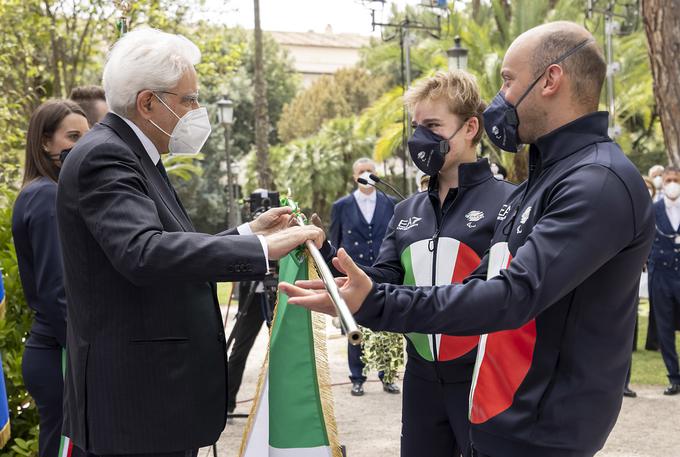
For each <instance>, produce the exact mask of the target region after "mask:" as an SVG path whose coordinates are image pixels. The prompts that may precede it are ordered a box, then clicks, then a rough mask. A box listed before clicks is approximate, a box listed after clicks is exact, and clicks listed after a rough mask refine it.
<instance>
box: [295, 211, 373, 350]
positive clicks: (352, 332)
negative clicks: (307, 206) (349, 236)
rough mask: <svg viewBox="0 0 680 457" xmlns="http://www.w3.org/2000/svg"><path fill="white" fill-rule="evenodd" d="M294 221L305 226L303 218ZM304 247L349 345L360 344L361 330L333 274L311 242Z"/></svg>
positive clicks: (299, 217) (297, 217)
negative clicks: (314, 265)
mask: <svg viewBox="0 0 680 457" xmlns="http://www.w3.org/2000/svg"><path fill="white" fill-rule="evenodd" d="M295 219H296V220H297V222H298V224H300V225H305V220H304V218H303V216H301V215H299V216H296V218H295ZM305 247H306V248H307V250H308V251H309V253H310V255H311V256H312V260H314V263H315V264H316V269H317V271H318V272H319V277H320V278H321V280H322V281H323V284H324V286H325V287H326V291H327V292H328V295H330V297H331V301H332V302H333V306H335V312H336V313H337V315H338V317H339V318H340V325H342V329H343V330H344V331H345V335H347V340H348V341H349V344H351V345H352V346H357V345H359V344H361V340H362V338H363V337H362V335H361V330H359V326H358V325H357V322H356V321H355V320H354V316H353V315H352V312H351V311H350V310H349V308H348V307H347V303H345V299H344V298H342V295H340V290H339V289H338V285H337V284H336V283H335V278H334V277H333V273H331V269H330V268H328V265H326V261H325V260H324V258H323V255H321V252H320V251H319V249H318V248H317V247H316V245H315V244H314V242H313V241H311V240H308V241H306V242H305Z"/></svg>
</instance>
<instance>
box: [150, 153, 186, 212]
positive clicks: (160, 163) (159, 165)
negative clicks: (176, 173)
mask: <svg viewBox="0 0 680 457" xmlns="http://www.w3.org/2000/svg"><path fill="white" fill-rule="evenodd" d="M156 168H158V171H159V172H160V174H161V176H162V177H163V180H164V181H165V183H166V184H167V185H168V188H169V189H170V192H172V195H173V196H174V197H175V201H176V202H177V204H178V205H179V207H180V209H181V210H182V212H183V213H184V216H186V218H187V219H188V218H189V215H188V214H187V211H186V210H185V209H184V205H182V202H181V201H180V200H179V197H178V196H177V192H175V188H174V187H172V184H171V183H170V178H169V177H168V172H167V171H166V169H165V166H164V165H163V161H162V160H161V159H158V163H157V164H156Z"/></svg>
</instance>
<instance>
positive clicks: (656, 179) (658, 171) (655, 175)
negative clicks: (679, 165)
mask: <svg viewBox="0 0 680 457" xmlns="http://www.w3.org/2000/svg"><path fill="white" fill-rule="evenodd" d="M663 172H664V168H663V166H662V165H654V166H653V167H651V168H650V169H649V174H648V175H647V176H649V179H650V180H651V181H652V184H653V185H654V190H655V192H654V197H652V200H653V201H655V202H658V201H659V200H661V199H662V198H663Z"/></svg>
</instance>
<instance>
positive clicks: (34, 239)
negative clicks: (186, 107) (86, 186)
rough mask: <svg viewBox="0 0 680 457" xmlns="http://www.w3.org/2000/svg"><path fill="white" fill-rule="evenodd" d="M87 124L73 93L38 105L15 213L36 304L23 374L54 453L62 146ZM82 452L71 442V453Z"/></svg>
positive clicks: (59, 399)
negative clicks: (59, 181)
mask: <svg viewBox="0 0 680 457" xmlns="http://www.w3.org/2000/svg"><path fill="white" fill-rule="evenodd" d="M89 129H90V128H89V126H88V123H87V119H86V117H85V113H84V112H83V110H82V109H81V108H80V106H78V105H77V104H76V103H74V102H72V101H68V100H50V101H48V102H45V103H43V104H42V105H40V106H39V107H38V108H36V110H35V111H34V112H33V115H32V116H31V120H30V121H29V125H28V132H27V134H26V160H25V168H24V179H23V185H22V188H21V192H20V193H19V196H18V197H17V200H16V202H15V204H14V212H13V213H12V235H13V237H14V246H15V247H16V252H17V262H18V264H19V275H20V276H21V284H22V286H23V289H24V295H25V296H26V303H27V304H28V306H29V307H30V308H31V309H32V310H33V311H34V312H35V317H34V318H33V325H32V326H31V331H30V333H29V336H28V338H27V339H26V348H25V349H24V355H23V359H22V374H23V377H24V383H25V384H26V389H28V392H29V393H30V394H31V396H32V397H33V399H34V400H35V403H36V406H37V407H38V413H39V414H40V436H39V439H38V448H39V455H40V457H47V456H49V457H52V456H56V455H57V453H58V451H59V445H60V441H61V425H62V419H63V402H64V400H63V391H64V380H63V375H62V350H63V349H64V348H66V294H65V292H64V275H63V269H62V261H61V249H60V244H59V232H58V230H57V219H56V209H57V177H58V176H59V169H60V168H61V161H60V159H59V154H60V153H61V151H62V150H64V149H70V148H72V147H73V145H74V144H75V143H76V141H78V139H80V137H81V136H83V135H84V134H85V132H87V131H88V130H89ZM79 453H80V451H79V450H78V449H77V448H74V454H72V455H79Z"/></svg>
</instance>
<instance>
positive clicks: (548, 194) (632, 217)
mask: <svg viewBox="0 0 680 457" xmlns="http://www.w3.org/2000/svg"><path fill="white" fill-rule="evenodd" d="M607 121H608V115H607V113H605V112H598V113H591V114H588V115H586V116H583V117H582V118H579V119H577V120H575V121H573V122H571V123H569V124H567V125H565V126H562V127H561V128H559V129H556V130H555V131H553V132H551V133H549V134H547V135H545V136H543V137H541V138H539V139H538V140H537V141H536V143H535V144H533V145H531V147H530V164H529V179H528V180H527V181H526V182H524V183H523V184H522V185H521V186H520V187H519V188H518V189H517V190H516V191H515V192H514V193H513V195H512V196H511V197H510V199H509V200H508V203H507V205H505V206H504V207H502V208H501V210H500V212H499V214H498V216H497V225H496V229H495V233H494V236H493V241H492V247H491V249H490V251H489V253H488V254H487V255H486V256H485V257H484V259H482V264H481V265H480V268H478V270H477V271H476V272H475V276H476V277H475V278H473V279H470V280H468V281H466V283H465V284H464V285H449V286H435V287H426V288H416V287H406V286H395V285H388V284H380V285H375V286H374V288H373V291H372V293H371V294H370V295H369V296H368V298H367V299H366V301H365V302H364V304H363V306H362V308H361V309H360V310H359V312H358V313H357V314H356V318H357V321H358V322H359V323H360V324H362V325H365V326H367V327H370V328H373V329H375V330H388V331H394V332H414V331H415V332H422V333H447V334H454V335H475V334H486V335H483V336H482V339H481V341H480V345H479V350H478V358H477V363H476V366H475V373H474V376H473V382H472V391H471V405H470V421H471V423H472V428H471V439H472V442H473V445H474V447H475V449H477V450H478V451H479V452H481V453H482V454H486V455H489V456H491V457H590V456H593V455H594V454H595V453H596V452H597V451H598V450H599V449H601V448H602V446H603V445H604V443H605V441H606V439H607V436H608V434H609V432H610V431H611V429H612V427H613V426H614V423H615V422H616V418H617V416H618V413H619V410H620V407H621V401H622V390H623V385H624V382H625V378H626V372H627V370H628V364H629V359H630V347H631V345H632V338H633V328H634V326H635V315H636V303H637V294H638V284H639V280H640V271H641V269H642V266H643V264H644V262H645V260H646V258H647V255H648V253H649V249H650V246H651V242H652V238H653V235H654V220H653V214H652V204H651V200H650V198H649V193H648V192H647V189H646V187H645V185H644V183H643V181H642V178H641V177H640V173H639V172H638V170H637V169H636V168H635V167H634V166H633V164H632V163H631V162H630V161H629V160H628V159H627V158H626V157H625V156H624V154H623V153H622V152H621V149H620V148H619V147H618V146H617V145H616V144H615V143H613V142H612V141H611V139H610V138H609V137H608V136H607V125H608V122H607ZM485 276H486V278H487V280H486V281H485V280H483V279H482V278H483V277H485Z"/></svg>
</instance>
